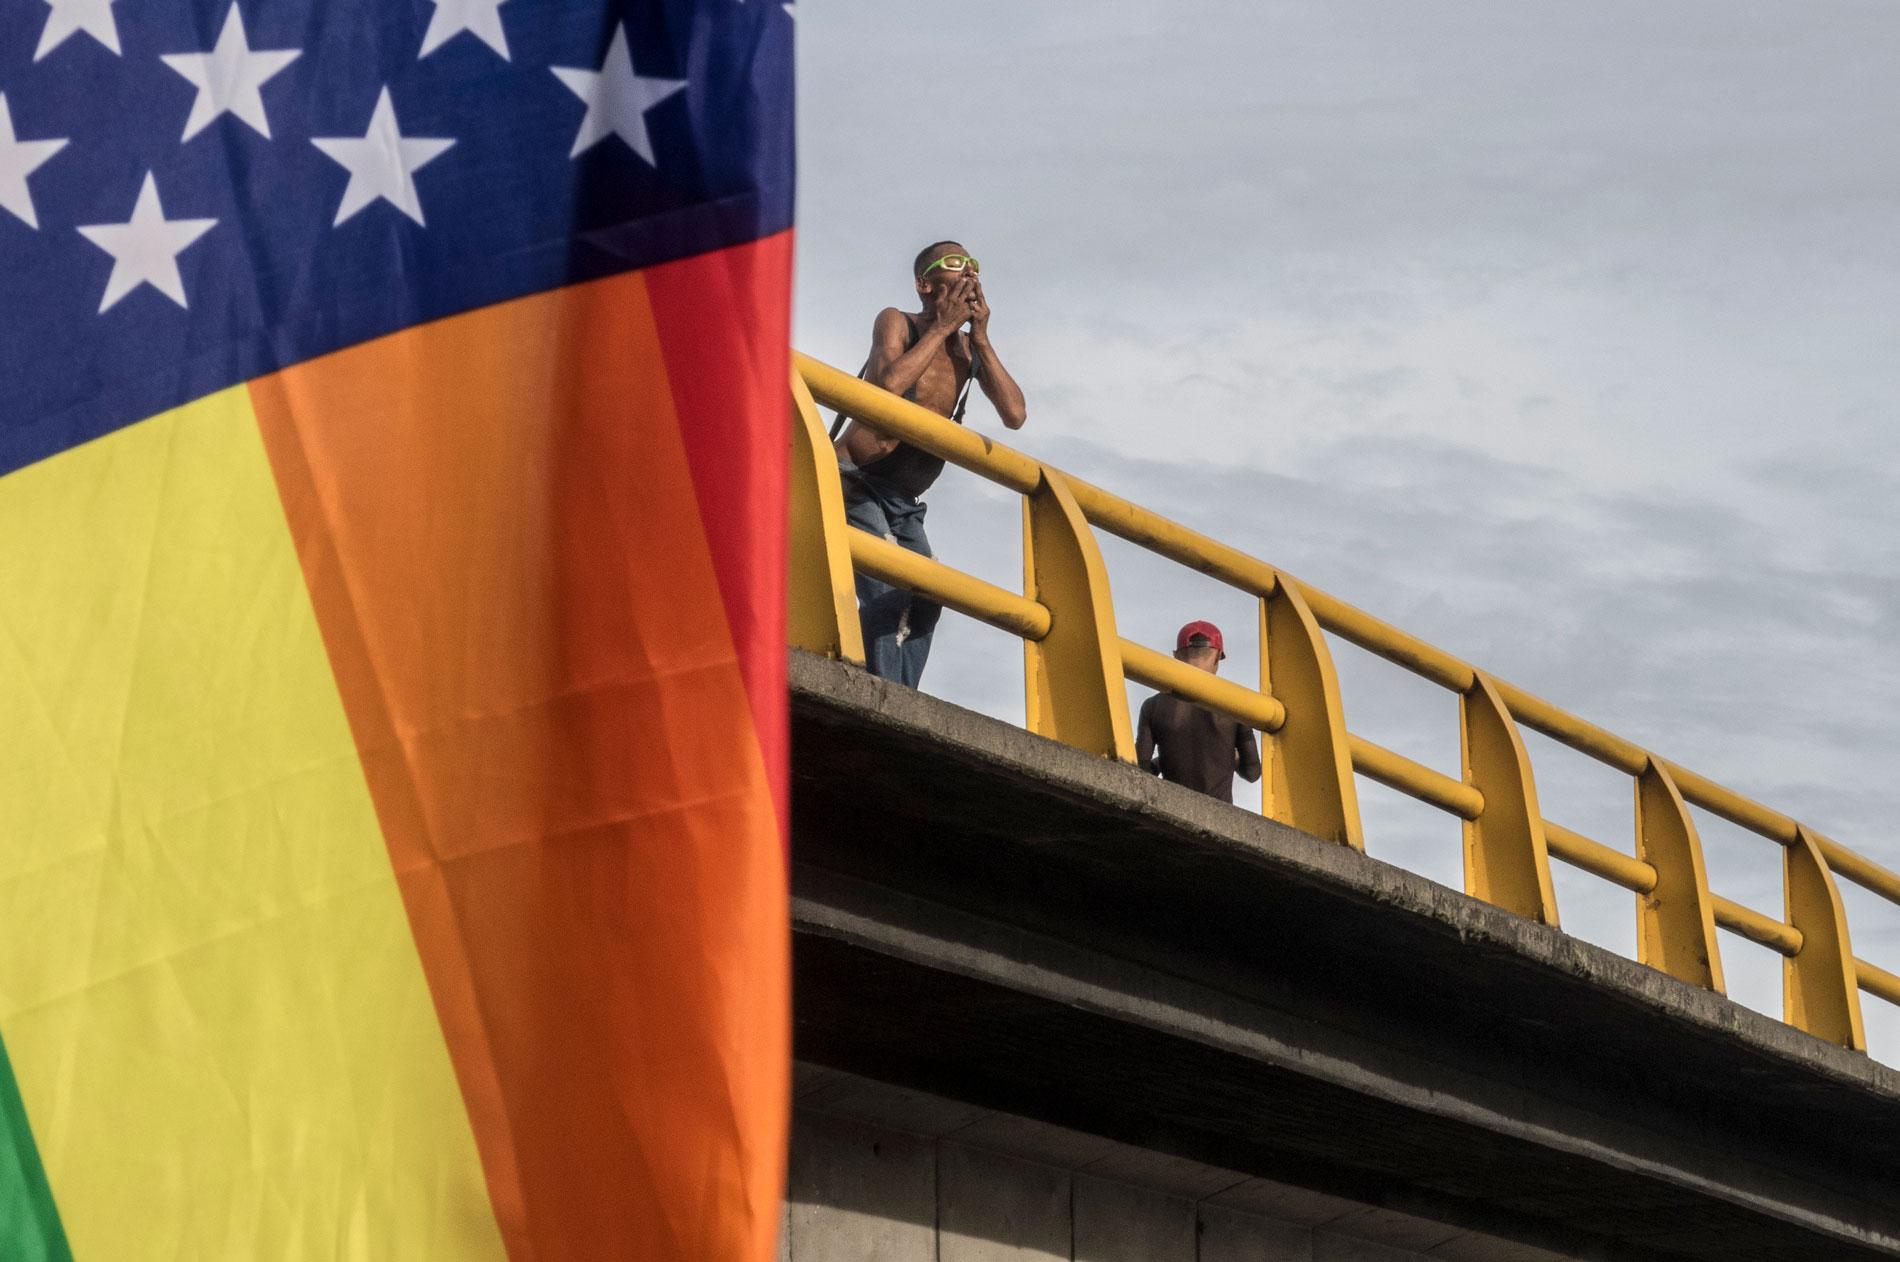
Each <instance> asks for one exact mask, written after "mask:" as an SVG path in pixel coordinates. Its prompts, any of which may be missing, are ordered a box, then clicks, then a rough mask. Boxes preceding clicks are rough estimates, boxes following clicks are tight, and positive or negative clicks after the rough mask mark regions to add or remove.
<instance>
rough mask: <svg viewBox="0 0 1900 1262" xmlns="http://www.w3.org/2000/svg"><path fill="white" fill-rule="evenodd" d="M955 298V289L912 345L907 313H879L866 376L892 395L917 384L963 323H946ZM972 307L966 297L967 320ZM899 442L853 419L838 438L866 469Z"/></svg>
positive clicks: (844, 452) (848, 457)
mask: <svg viewBox="0 0 1900 1262" xmlns="http://www.w3.org/2000/svg"><path fill="white" fill-rule="evenodd" d="M954 298H955V291H954V288H953V290H952V293H951V294H950V295H949V299H948V300H946V301H944V302H941V303H939V304H938V310H939V312H940V313H941V314H942V318H940V319H936V320H932V321H931V322H930V323H929V324H927V325H925V326H924V331H923V333H922V335H921V336H919V337H918V339H917V342H916V344H915V345H913V346H910V347H908V348H906V347H905V343H906V342H908V341H910V321H909V320H907V319H905V318H904V313H903V312H901V311H899V310H898V309H897V308H896V307H886V308H884V310H882V311H880V312H878V316H877V322H876V323H875V324H873V325H872V326H871V362H870V363H869V364H867V365H866V366H865V370H864V379H865V380H866V381H868V382H870V383H871V384H872V385H874V386H880V387H882V388H883V389H885V390H888V391H890V392H891V393H892V394H903V393H905V392H906V391H908V390H909V389H910V388H911V387H912V386H914V385H916V384H917V380H918V378H920V377H922V376H923V375H924V369H926V368H928V367H929V366H930V361H931V360H932V359H933V358H935V357H936V354H937V352H938V351H939V350H941V349H942V348H943V344H944V342H945V340H946V339H948V338H949V336H950V335H951V334H952V333H954V332H956V331H957V329H958V328H959V327H960V326H961V325H962V323H963V320H962V319H959V320H958V321H957V322H956V323H955V324H948V323H945V321H946V320H947V319H948V318H949V315H950V314H951V313H952V312H953V311H954V310H955V309H956V304H955V301H954ZM968 307H969V300H968V299H967V298H966V299H964V302H963V310H964V312H965V315H964V318H966V319H967V318H968ZM898 441H899V440H898V439H895V438H887V437H886V436H884V435H883V434H880V433H878V432H877V431H876V430H874V429H872V428H871V427H870V426H868V425H863V424H860V423H859V422H858V421H856V420H853V421H852V422H851V425H850V427H849V428H847V429H846V430H845V432H844V435H843V437H841V438H839V439H838V454H839V455H841V456H843V457H844V458H845V459H846V460H849V461H850V462H851V463H852V464H854V465H857V466H858V467H859V468H860V469H862V468H863V467H864V466H865V465H868V464H870V463H871V462H872V461H874V460H877V459H879V458H881V457H884V456H888V455H889V454H890V453H891V452H893V451H895V450H896V449H897V444H898Z"/></svg>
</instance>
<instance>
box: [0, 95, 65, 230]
mask: <svg viewBox="0 0 1900 1262" xmlns="http://www.w3.org/2000/svg"><path fill="white" fill-rule="evenodd" d="M65 147H66V142H65V141H64V140H19V139H16V138H15V136H14V134H13V112H12V111H11V110H9V109H8V108H7V94H6V93H4V92H0V210H6V211H10V212H12V213H13V214H14V215H15V216H17V217H18V218H19V220H20V222H21V223H23V224H25V225H26V226H27V227H29V228H38V227H39V226H40V219H39V216H38V215H36V214H34V213H33V194H32V193H31V192H29V191H28V190H27V187H26V177H27V176H29V175H31V174H33V172H35V171H37V170H39V169H40V167H41V165H43V164H44V163H45V162H46V160H47V159H48V158H50V157H52V156H53V155H54V154H56V153H58V152H59V151H60V150H61V149H64V148H65Z"/></svg>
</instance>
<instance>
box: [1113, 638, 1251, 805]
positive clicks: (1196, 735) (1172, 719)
mask: <svg viewBox="0 0 1900 1262" xmlns="http://www.w3.org/2000/svg"><path fill="white" fill-rule="evenodd" d="M1174 655H1175V657H1177V658H1179V659H1180V660H1181V661H1184V662H1186V663H1187V664H1188V665H1190V666H1193V667H1196V668H1198V669H1200V670H1204V671H1206V672H1207V673H1208V674H1210V675H1218V674H1219V673H1220V662H1221V659H1222V658H1223V657H1226V656H1227V645H1226V643H1225V642H1224V641H1223V640H1222V639H1221V633H1220V628H1219V627H1217V626H1215V625H1214V624H1213V623H1211V622H1200V621H1196V622H1190V623H1188V624H1187V625H1186V626H1184V627H1182V628H1181V630H1180V632H1179V633H1178V634H1177V635H1176V636H1175V637H1174ZM1157 744H1158V745H1160V747H1161V749H1160V752H1159V753H1158V754H1157V753H1156V752H1155V746H1156V745H1157ZM1135 758H1136V760H1137V761H1138V762H1140V764H1141V769H1142V770H1143V771H1148V772H1152V773H1154V774H1155V775H1158V776H1160V777H1161V778H1162V779H1163V780H1169V781H1172V782H1173V783H1175V784H1180V785H1186V786H1187V787H1188V788H1190V789H1193V790H1195V791H1196V792H1199V793H1205V794H1207V796H1209V797H1211V798H1219V799H1220V800H1221V801H1223V802H1231V801H1233V800H1234V773H1235V772H1239V773H1240V777H1241V778H1242V779H1243V780H1246V781H1247V782H1248V783H1252V782H1253V781H1256V780H1258V779H1259V778H1260V747H1259V746H1258V745H1257V744H1255V743H1254V738H1253V729H1252V728H1250V727H1248V726H1247V725H1246V724H1245V723H1242V722H1241V721H1240V720H1239V719H1233V718H1229V717H1228V716H1226V715H1224V714H1216V713H1215V712H1214V711H1212V710H1210V709H1208V708H1207V707H1206V706H1201V705H1196V704H1195V703H1194V702H1192V701H1185V700H1183V699H1182V698H1180V697H1177V696H1175V695H1174V694H1173V693H1171V692H1160V693H1156V694H1155V695H1154V696H1152V697H1150V698H1148V699H1147V700H1146V701H1144V702H1143V703H1142V706H1141V722H1140V724H1139V726H1138V728H1137V730H1136V733H1135Z"/></svg>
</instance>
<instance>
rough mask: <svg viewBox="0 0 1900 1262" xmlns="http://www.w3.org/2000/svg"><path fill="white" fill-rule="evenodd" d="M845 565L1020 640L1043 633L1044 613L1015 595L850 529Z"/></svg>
mask: <svg viewBox="0 0 1900 1262" xmlns="http://www.w3.org/2000/svg"><path fill="white" fill-rule="evenodd" d="M849 538H850V541H851V542H850V547H851V564H852V565H854V566H856V567H857V568H858V569H860V570H862V571H864V572H865V573H866V574H869V575H870V576H871V577H872V578H875V579H879V580H882V581H883V582H886V583H889V584H890V585H891V586H892V587H902V588H904V589H906V590H908V591H913V592H917V593H919V594H921V595H924V596H928V597H930V598H931V599H932V600H934V601H936V602H937V603H938V604H940V605H944V606H946V607H947V608H950V609H954V610H956V611H957V612H958V613H960V614H963V615H964V616H966V617H970V618H975V619H976V620H977V621H979V622H987V623H988V624H989V625H991V626H993V627H995V628H996V629H997V630H999V631H1008V632H1010V633H1011V634H1013V635H1017V636H1021V637H1022V638H1023V639H1025V640H1041V639H1043V638H1045V637H1047V636H1048V634H1049V621H1050V620H1049V611H1048V609H1046V608H1044V607H1043V606H1042V605H1039V604H1037V603H1036V602H1035V601H1033V600H1030V599H1028V598H1027V597H1025V596H1018V595H1017V594H1016V593H1015V592H1006V591H1004V590H1003V589H1002V588H1000V587H998V586H996V584H994V583H986V582H984V581H983V580H982V579H980V578H975V577H973V576H971V575H969V574H965V573H964V572H963V571H961V570H955V569H952V568H951V567H949V566H947V565H945V564H944V563H943V562H941V561H939V560H936V559H935V558H933V557H926V556H919V555H917V554H916V553H915V552H911V551H909V550H908V549H905V548H902V547H899V546H898V545H897V544H894V543H892V542H890V541H889V540H888V539H880V538H878V537H877V536H876V535H874V534H871V533H869V532H868V531H863V530H859V529H857V528H855V527H853V528H852V530H851V532H850V535H849Z"/></svg>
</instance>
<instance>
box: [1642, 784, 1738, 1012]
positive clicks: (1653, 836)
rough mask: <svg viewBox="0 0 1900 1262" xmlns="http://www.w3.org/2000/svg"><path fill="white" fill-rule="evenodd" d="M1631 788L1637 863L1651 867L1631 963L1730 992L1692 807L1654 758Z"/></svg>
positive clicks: (1718, 992)
mask: <svg viewBox="0 0 1900 1262" xmlns="http://www.w3.org/2000/svg"><path fill="white" fill-rule="evenodd" d="M1635 784H1636V857H1637V858H1639V859H1641V860H1643V861H1644V862H1645V863H1647V864H1649V865H1650V866H1651V867H1652V868H1654V869H1656V888H1655V889H1653V890H1651V891H1649V893H1647V894H1638V895H1637V896H1636V959H1637V961H1638V962H1639V963H1643V964H1647V965H1649V966H1650V967H1651V968H1654V969H1660V970H1661V971H1663V972H1665V973H1667V974H1669V975H1670V976H1671V977H1675V978H1679V979H1680V980H1682V981H1685V982H1690V983H1692V984H1694V985H1697V986H1701V987H1703V988H1704V989H1707V990H1713V991H1714V992H1716V993H1717V994H1718V995H1720V994H1727V993H1728V991H1727V987H1726V986H1725V985H1724V981H1723V977H1722V952H1721V948H1720V947H1719V946H1718V945H1717V943H1716V937H1715V905H1714V903H1713V902H1712V901H1711V899H1710V897H1709V873H1708V869H1707V867H1706V866H1705V865H1704V864H1703V862H1702V839H1701V838H1700V837H1699V836H1698V835H1697V833H1696V827H1695V821H1694V820H1693V819H1691V818H1690V816H1689V804H1688V803H1686V802H1684V801H1683V800H1682V794H1681V792H1680V791H1678V790H1677V788H1676V782H1675V781H1674V780H1673V779H1671V778H1670V776H1669V773H1668V772H1667V771H1665V770H1663V767H1662V764H1661V763H1659V762H1657V761H1656V760H1655V759H1654V758H1651V759H1650V760H1649V765H1648V766H1646V767H1644V768H1643V771H1642V774H1641V775H1639V776H1637V777H1636V781H1635Z"/></svg>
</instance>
